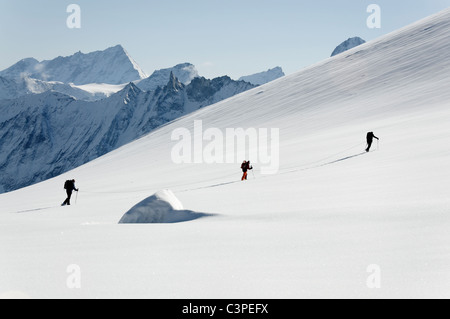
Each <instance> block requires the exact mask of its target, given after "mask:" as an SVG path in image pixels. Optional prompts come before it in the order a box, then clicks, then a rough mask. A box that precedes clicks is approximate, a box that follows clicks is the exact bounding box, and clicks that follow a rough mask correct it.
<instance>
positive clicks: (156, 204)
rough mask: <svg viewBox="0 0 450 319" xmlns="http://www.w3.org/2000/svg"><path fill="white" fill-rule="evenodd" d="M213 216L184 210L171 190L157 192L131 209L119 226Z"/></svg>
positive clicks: (184, 220) (166, 222) (173, 221)
mask: <svg viewBox="0 0 450 319" xmlns="http://www.w3.org/2000/svg"><path fill="white" fill-rule="evenodd" d="M207 216H211V215H209V214H204V213H196V212H193V211H190V210H184V208H183V205H182V204H181V202H180V201H179V200H178V198H177V197H176V196H175V195H174V193H173V192H172V191H171V190H168V189H167V190H163V191H160V192H157V193H156V194H155V195H152V196H150V197H148V198H146V199H144V200H143V201H142V202H140V203H139V204H137V205H136V206H134V207H133V208H131V209H130V210H129V211H128V212H127V213H126V214H125V215H123V217H122V219H121V220H120V221H119V224H172V223H181V222H187V221H191V220H195V219H198V218H202V217H207Z"/></svg>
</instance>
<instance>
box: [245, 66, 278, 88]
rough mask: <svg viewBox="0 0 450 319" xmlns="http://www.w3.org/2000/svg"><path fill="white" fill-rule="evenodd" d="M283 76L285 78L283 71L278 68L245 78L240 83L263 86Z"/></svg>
mask: <svg viewBox="0 0 450 319" xmlns="http://www.w3.org/2000/svg"><path fill="white" fill-rule="evenodd" d="M283 76H285V74H284V72H283V69H282V68H281V67H279V66H277V67H275V68H273V69H269V70H267V71H264V72H260V73H256V74H253V75H248V76H243V77H241V78H240V79H239V81H245V82H248V83H251V84H254V85H263V84H266V83H269V82H272V81H274V80H276V79H278V78H281V77H283Z"/></svg>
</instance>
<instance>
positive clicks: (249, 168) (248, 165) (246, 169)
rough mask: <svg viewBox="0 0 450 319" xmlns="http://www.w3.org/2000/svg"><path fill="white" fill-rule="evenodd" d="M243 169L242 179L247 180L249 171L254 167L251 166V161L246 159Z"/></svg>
mask: <svg viewBox="0 0 450 319" xmlns="http://www.w3.org/2000/svg"><path fill="white" fill-rule="evenodd" d="M241 169H242V172H244V175H242V181H246V180H247V171H248V170H252V169H253V167H252V166H250V161H248V162H247V161H244V162H243V163H242V165H241Z"/></svg>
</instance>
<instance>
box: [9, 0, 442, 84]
mask: <svg viewBox="0 0 450 319" xmlns="http://www.w3.org/2000/svg"><path fill="white" fill-rule="evenodd" d="M72 3H74V4H78V5H79V6H80V7H81V29H69V28H67V26H66V20H67V17H68V16H69V14H68V13H66V8H67V6H68V5H69V4H72ZM372 3H374V4H378V5H379V6H380V7H381V13H382V16H381V19H382V20H381V23H382V25H381V29H369V28H368V27H367V25H366V20H367V18H368V16H369V15H370V14H369V13H367V12H366V9H367V6H368V5H369V4H372ZM448 7H450V0H428V1H406V0H368V1H366V0H342V1H332V0H315V1H299V0H295V1H293V0H277V1H274V0H271V1H268V0H221V1H219V0H171V1H168V0H165V1H153V0H127V1H124V0H120V1H119V0H108V1H105V0H0V44H1V59H0V70H3V69H5V68H7V67H9V66H10V65H12V64H14V63H15V62H17V61H19V60H20V59H22V58H26V57H34V58H37V59H38V60H44V59H52V58H54V57H56V56H60V55H62V56H67V55H71V54H73V53H75V52H77V51H80V50H81V51H82V52H84V53H87V52H91V51H96V50H103V49H106V48H107V47H111V46H114V45H116V44H122V45H123V46H124V48H125V49H126V50H127V51H128V52H129V53H130V55H131V56H132V57H133V58H134V59H135V60H136V61H137V63H138V64H139V65H140V66H141V67H142V68H143V69H144V71H145V72H147V73H148V74H151V73H152V72H153V71H154V70H155V69H160V68H166V67H171V66H174V65H175V64H178V63H182V62H191V63H193V64H195V65H196V67H197V69H198V70H199V72H200V74H201V75H203V76H205V77H208V78H212V77H216V76H221V75H229V76H231V77H232V78H238V77H240V76H242V75H248V74H252V73H256V72H259V71H263V70H266V69H268V68H272V67H275V66H281V67H283V69H284V71H285V72H286V73H287V74H290V73H293V72H296V71H298V70H300V69H302V68H304V67H306V66H308V65H311V64H313V63H316V62H319V61H321V60H323V59H325V58H327V57H329V56H330V54H331V52H332V51H333V49H334V48H335V47H336V46H337V45H338V44H339V43H340V42H342V41H344V40H346V39H347V38H349V37H353V36H360V37H362V38H364V39H365V40H372V39H375V38H377V37H379V36H381V35H383V34H387V33H389V32H391V31H394V30H396V29H398V28H400V27H403V26H406V25H408V24H410V23H412V22H415V21H417V20H419V19H421V18H424V17H426V16H428V15H431V14H433V13H436V12H438V11H440V10H443V9H445V8H448Z"/></svg>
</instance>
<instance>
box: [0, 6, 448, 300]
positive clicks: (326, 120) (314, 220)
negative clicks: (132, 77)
mask: <svg viewBox="0 0 450 319" xmlns="http://www.w3.org/2000/svg"><path fill="white" fill-rule="evenodd" d="M449 33H450V10H445V11H443V12H441V13H439V14H437V15H434V16H432V17H429V18H427V19H425V20H422V21H420V22H417V23H415V24H413V25H411V26H408V27H406V28H403V29H401V30H399V31H397V32H394V33H392V34H389V35H387V36H384V37H382V38H380V39H378V40H376V41H372V42H369V43H366V44H364V45H361V46H359V47H357V48H355V49H353V50H350V51H348V52H346V53H344V54H341V55H339V56H336V57H334V58H330V59H327V60H325V61H323V62H321V63H319V64H317V65H314V66H312V67H310V68H307V69H305V70H302V71H300V72H298V73H296V74H294V75H291V76H287V77H284V78H281V79H279V80H276V81H274V82H272V83H269V84H267V85H265V86H262V87H258V88H256V89H254V90H251V91H248V92H246V93H243V94H240V95H238V96H235V97H233V98H231V99H228V100H226V101H223V102H220V103H218V104H215V105H213V106H210V107H207V108H205V109H202V110H200V111H198V112H195V113H193V114H191V115H188V116H186V117H183V118H181V119H179V120H177V121H175V122H172V123H171V124H169V125H167V126H165V127H162V128H161V129H159V130H157V131H155V132H153V133H152V134H150V135H148V136H146V137H144V138H142V139H140V140H137V141H135V142H133V143H131V144H129V145H126V146H124V147H122V148H120V149H118V150H116V151H114V152H112V153H110V154H107V155H105V156H103V157H101V158H99V159H97V160H95V161H93V162H90V163H88V164H86V165H84V166H82V167H79V168H78V169H75V170H74V171H71V172H70V173H67V174H65V175H63V176H60V177H58V178H54V179H52V180H48V181H46V182H43V183H41V184H38V185H35V186H32V187H29V188H26V189H22V190H19V191H16V192H12V193H8V194H3V195H0V256H1V261H0V295H2V294H3V296H12V297H14V296H19V297H23V296H30V297H32V298H54V297H56V298H81V297H85V298H98V297H105V298H135V297H137V298H315V297H320V298H397V297H398V298H434V297H437V298H449V297H450V247H449V243H450V232H449V229H450V193H449V190H450V168H449V163H450V148H449V144H448V143H449V141H450V125H449V123H450V89H449V85H450V80H449V79H450V38H449ZM195 120H202V121H203V126H204V129H207V128H219V129H220V130H222V131H225V129H226V128H239V127H242V128H279V130H280V169H279V173H278V174H276V175H261V174H260V171H259V166H258V165H257V164H254V166H255V172H254V173H255V177H253V175H252V173H251V172H250V174H249V180H248V181H247V182H241V181H240V177H241V174H242V173H241V171H240V169H239V168H240V163H241V162H242V160H243V159H242V158H239V159H236V163H235V164H180V165H176V164H174V163H173V161H172V159H171V151H172V148H173V147H174V145H175V142H174V141H172V140H171V134H172V132H173V131H174V130H175V129H177V128H181V127H184V128H187V129H190V130H191V129H192V128H193V125H194V121H195ZM368 131H374V133H375V135H377V136H378V137H379V138H380V142H379V145H378V144H377V141H375V143H374V145H373V148H372V152H370V153H368V154H366V153H365V152H364V149H365V146H366V144H365V135H366V133H367V132H368ZM205 144H206V142H205ZM69 178H75V179H76V180H77V187H79V188H80V192H79V194H78V198H76V194H75V193H74V195H73V198H72V204H74V205H72V206H70V207H59V204H60V203H62V201H63V200H64V199H65V193H64V190H63V185H64V181H65V180H66V179H69ZM163 189H170V190H171V192H172V193H171V192H169V191H166V192H165V193H164V194H166V195H167V197H166V201H168V202H172V201H176V202H179V203H180V205H181V204H182V206H183V207H184V209H187V210H190V211H191V212H192V213H199V214H206V215H207V216H199V217H201V218H196V219H192V220H188V219H186V221H185V222H177V223H146V224H142V223H141V224H119V221H120V220H121V219H122V217H124V215H125V214H126V213H127V212H129V211H130V210H132V208H133V207H136V205H137V204H139V203H141V204H142V201H143V200H145V199H148V198H149V197H150V198H151V197H152V196H153V195H154V194H156V193H157V192H158V191H160V190H163ZM169 194H170V195H169ZM156 197H157V196H156ZM159 198H160V197H159ZM152 200H153V201H156V200H157V199H156V198H155V197H153V199H152ZM152 200H150V204H148V203H147V204H145V203H144V205H138V207H142V206H144V207H154V206H152V204H151V201H152ZM75 201H76V205H75ZM175 206H176V205H175ZM172 208H176V207H174V206H172ZM149 210H151V209H150V208H149ZM175 210H176V209H175ZM132 211H133V210H132ZM170 211H173V210H172V209H170V208H169V209H167V210H166V213H167V212H168V214H170ZM209 215H212V216H209ZM137 221H142V220H139V219H138V220H137ZM157 221H158V220H157ZM159 221H161V220H159Z"/></svg>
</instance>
